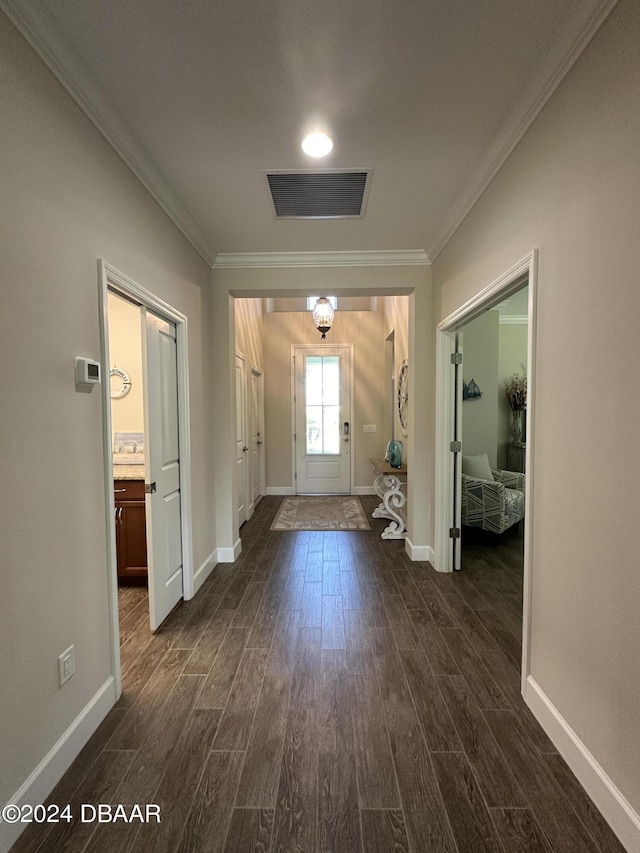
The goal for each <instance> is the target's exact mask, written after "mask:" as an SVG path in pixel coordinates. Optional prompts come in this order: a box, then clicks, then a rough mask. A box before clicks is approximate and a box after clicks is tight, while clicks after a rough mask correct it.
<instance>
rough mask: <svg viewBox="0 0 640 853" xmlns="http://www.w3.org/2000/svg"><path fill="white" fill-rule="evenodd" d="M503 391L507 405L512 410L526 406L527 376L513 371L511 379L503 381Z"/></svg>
mask: <svg viewBox="0 0 640 853" xmlns="http://www.w3.org/2000/svg"><path fill="white" fill-rule="evenodd" d="M504 392H505V394H506V395H507V400H508V401H509V405H510V406H511V408H512V409H513V410H514V411H519V410H521V409H526V408H527V377H526V376H519V375H518V374H517V373H514V374H513V376H512V377H511V379H507V381H506V382H505V383H504Z"/></svg>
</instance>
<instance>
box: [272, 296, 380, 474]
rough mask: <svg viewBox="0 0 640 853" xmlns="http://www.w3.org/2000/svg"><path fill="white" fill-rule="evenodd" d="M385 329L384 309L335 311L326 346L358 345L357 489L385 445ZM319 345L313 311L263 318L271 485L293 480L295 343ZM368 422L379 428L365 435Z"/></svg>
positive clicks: (354, 419) (355, 366) (354, 418)
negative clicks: (292, 388)
mask: <svg viewBox="0 0 640 853" xmlns="http://www.w3.org/2000/svg"><path fill="white" fill-rule="evenodd" d="M382 341H383V331H382V312H381V311H347V312H340V311H339V310H338V311H336V314H335V319H334V323H333V326H332V328H331V331H330V332H329V333H328V334H327V341H326V343H327V345H331V344H332V343H335V344H353V345H354V363H353V379H352V381H353V384H354V398H355V399H354V406H355V411H354V412H353V415H352V424H351V432H352V442H351V447H352V452H353V453H354V454H355V479H354V483H353V484H352V486H353V487H354V488H361V487H367V488H368V487H371V485H372V483H373V469H372V468H371V465H370V463H369V459H370V458H371V457H375V456H380V455H381V453H382V452H383V441H384V443H385V444H386V441H388V439H385V433H384V431H383V424H382V391H383V371H382V363H383V362H382V359H383V347H382ZM292 344H297V345H307V344H312V345H319V344H320V335H319V333H318V331H317V329H316V328H315V326H314V325H313V320H312V318H311V312H308V311H307V312H295V313H294V312H292V313H288V314H284V313H274V314H266V315H265V318H264V345H265V401H266V430H265V431H266V435H267V488H269V487H287V486H291V485H292V482H293V470H292V462H293V458H292V454H293V447H292V428H291V418H292V400H291V345H292ZM364 424H375V425H376V427H377V432H375V433H364V432H363V425H364Z"/></svg>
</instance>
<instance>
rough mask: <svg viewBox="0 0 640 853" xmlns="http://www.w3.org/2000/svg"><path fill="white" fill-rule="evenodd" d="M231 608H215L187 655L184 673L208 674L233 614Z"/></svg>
mask: <svg viewBox="0 0 640 853" xmlns="http://www.w3.org/2000/svg"><path fill="white" fill-rule="evenodd" d="M234 612H235V611H233V610H220V609H218V610H216V612H215V613H214V614H213V616H212V617H211V619H210V620H209V622H208V623H207V625H206V627H205V628H204V630H203V632H202V634H201V635H200V639H199V640H198V643H197V645H196V647H195V649H194V650H193V651H192V652H191V655H190V656H189V660H188V661H187V663H186V665H185V668H184V674H185V675H208V674H209V671H210V670H211V667H212V666H213V662H214V660H215V659H216V655H217V654H218V651H219V649H220V646H221V645H222V641H223V640H224V637H225V635H226V633H227V629H228V627H229V625H230V623H231V620H232V619H233V616H234Z"/></svg>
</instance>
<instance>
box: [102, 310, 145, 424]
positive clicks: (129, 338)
mask: <svg viewBox="0 0 640 853" xmlns="http://www.w3.org/2000/svg"><path fill="white" fill-rule="evenodd" d="M109 361H110V364H109V367H119V368H120V370H124V371H125V373H127V374H128V376H129V379H130V380H131V389H130V390H129V392H128V393H127V394H126V395H125V396H124V397H115V398H113V399H112V400H111V431H112V433H113V434H114V435H115V433H117V432H144V393H143V387H142V322H141V315H140V308H139V307H138V306H137V305H132V304H131V302H127V300H126V299H121V298H120V297H119V296H116V294H115V293H109ZM113 382H114V387H118V388H119V387H120V386H121V384H122V383H121V380H120V378H119V377H114V379H113Z"/></svg>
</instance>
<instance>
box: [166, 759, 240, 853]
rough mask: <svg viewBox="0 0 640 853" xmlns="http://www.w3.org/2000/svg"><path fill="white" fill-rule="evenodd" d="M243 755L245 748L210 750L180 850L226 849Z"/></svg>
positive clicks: (210, 852) (214, 851) (180, 852)
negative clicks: (238, 750)
mask: <svg viewBox="0 0 640 853" xmlns="http://www.w3.org/2000/svg"><path fill="white" fill-rule="evenodd" d="M243 758H244V756H243V754H242V753H241V752H211V753H209V758H208V760H207V763H206V764H205V767H204V772H203V774H202V779H201V780H200V784H199V785H198V789H197V791H196V794H195V797H194V800H193V804H192V806H191V810H190V811H189V815H188V817H187V819H186V822H185V827H184V832H183V833H182V838H181V839H180V844H179V846H178V848H177V853H193V851H194V850H206V851H207V853H222V851H223V850H224V845H225V838H226V835H227V830H228V828H229V824H230V823H231V815H232V812H233V800H234V797H235V792H236V788H237V786H238V780H239V778H240V771H241V769H242V759H243Z"/></svg>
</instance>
